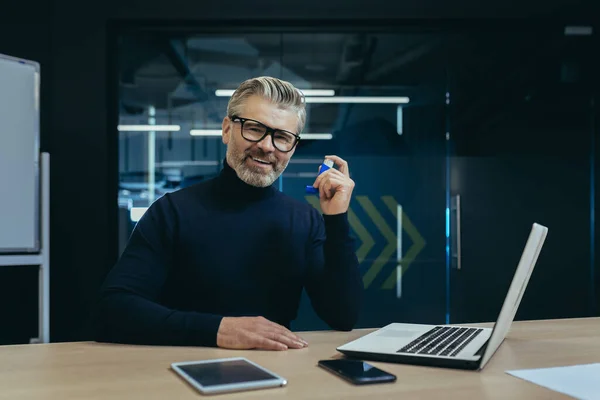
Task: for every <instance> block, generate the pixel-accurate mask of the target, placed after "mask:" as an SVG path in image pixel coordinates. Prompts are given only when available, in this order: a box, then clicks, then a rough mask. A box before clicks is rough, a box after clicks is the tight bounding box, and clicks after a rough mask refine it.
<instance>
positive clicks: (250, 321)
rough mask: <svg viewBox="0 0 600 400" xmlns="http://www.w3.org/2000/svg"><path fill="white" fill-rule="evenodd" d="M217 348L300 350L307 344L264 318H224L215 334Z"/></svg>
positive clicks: (282, 327)
mask: <svg viewBox="0 0 600 400" xmlns="http://www.w3.org/2000/svg"><path fill="white" fill-rule="evenodd" d="M217 346H219V347H223V348H227V349H239V350H242V349H262V350H287V349H288V348H292V349H301V348H304V347H306V346H308V343H307V342H306V341H305V340H304V339H302V338H300V337H299V336H296V335H295V334H293V333H292V332H291V331H290V330H289V329H287V328H286V327H284V326H281V325H279V324H276V323H275V322H271V321H269V320H268V319H266V318H264V317H224V318H223V319H222V320H221V325H219V331H218V332H217Z"/></svg>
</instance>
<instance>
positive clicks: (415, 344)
mask: <svg viewBox="0 0 600 400" xmlns="http://www.w3.org/2000/svg"><path fill="white" fill-rule="evenodd" d="M482 331H483V329H478V328H460V327H449V326H436V327H435V328H433V329H431V330H429V331H427V332H425V333H424V334H423V335H421V336H419V337H418V338H416V339H415V340H413V341H412V342H410V343H409V344H407V345H406V346H404V347H403V348H401V349H400V350H398V351H397V353H411V354H428V355H439V356H449V357H455V356H456V355H457V354H458V353H460V351H461V350H462V349H464V348H465V347H466V346H467V345H468V344H469V343H470V342H471V341H472V340H473V339H474V338H475V337H476V336H477V335H479V334H480V333H481V332H482Z"/></svg>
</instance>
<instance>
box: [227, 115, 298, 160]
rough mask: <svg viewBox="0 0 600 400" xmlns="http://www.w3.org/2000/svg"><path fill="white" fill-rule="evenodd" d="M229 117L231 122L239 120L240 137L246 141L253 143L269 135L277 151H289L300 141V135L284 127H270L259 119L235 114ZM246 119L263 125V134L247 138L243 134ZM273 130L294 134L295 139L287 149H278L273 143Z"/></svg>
mask: <svg viewBox="0 0 600 400" xmlns="http://www.w3.org/2000/svg"><path fill="white" fill-rule="evenodd" d="M229 119H230V120H231V121H232V122H237V121H239V122H240V125H241V126H240V134H241V135H242V137H243V138H244V139H245V140H247V141H249V142H253V143H258V142H260V141H261V140H263V139H264V138H265V136H267V135H269V136H271V143H272V144H273V147H275V148H276V149H277V150H278V151H280V152H282V153H289V152H290V151H292V150H294V147H296V145H297V144H298V142H299V141H300V135H297V134H295V133H293V132H290V131H286V130H284V129H275V128H271V127H270V126H267V125H265V124H263V123H262V122H260V121H257V120H255V119H251V118H242V117H238V116H237V115H232V116H230V117H229ZM246 121H251V122H255V123H257V124H259V125H261V126H264V127H265V134H264V135H262V136H261V137H260V139H256V140H251V139H248V138H247V137H245V136H244V122H246ZM275 132H285V133H289V134H290V135H292V136H294V139H295V140H294V144H293V145H292V147H291V148H290V149H289V150H281V149H279V147H277V145H275V136H274V134H275Z"/></svg>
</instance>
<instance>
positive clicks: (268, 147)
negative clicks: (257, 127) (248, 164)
mask: <svg viewBox="0 0 600 400" xmlns="http://www.w3.org/2000/svg"><path fill="white" fill-rule="evenodd" d="M256 145H257V146H258V147H259V148H260V149H261V150H262V151H264V152H265V153H272V152H274V151H275V146H273V139H272V136H271V135H265V137H264V138H263V140H261V141H260V142H258V143H257V144H256Z"/></svg>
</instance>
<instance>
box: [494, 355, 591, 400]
mask: <svg viewBox="0 0 600 400" xmlns="http://www.w3.org/2000/svg"><path fill="white" fill-rule="evenodd" d="M506 373H508V374H510V375H513V376H516V377H517V378H521V379H524V380H526V381H529V382H532V383H535V384H537V385H540V386H543V387H546V388H548V389H551V390H554V391H557V392H560V393H563V394H566V395H568V396H572V397H575V398H577V399H583V400H600V363H596V364H584V365H573V366H569V367H554V368H539V369H522V370H514V371H506Z"/></svg>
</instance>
